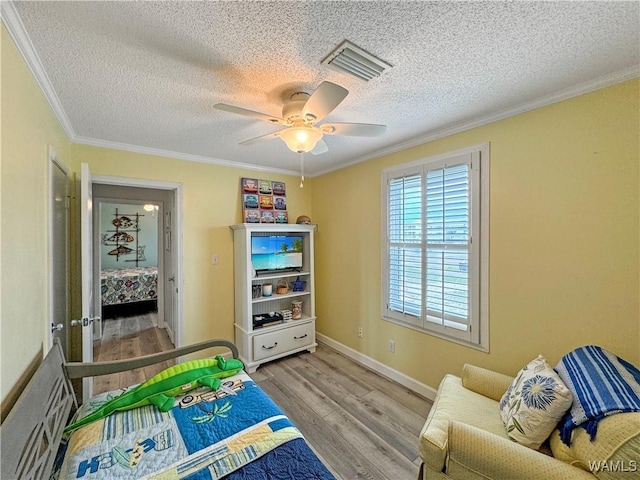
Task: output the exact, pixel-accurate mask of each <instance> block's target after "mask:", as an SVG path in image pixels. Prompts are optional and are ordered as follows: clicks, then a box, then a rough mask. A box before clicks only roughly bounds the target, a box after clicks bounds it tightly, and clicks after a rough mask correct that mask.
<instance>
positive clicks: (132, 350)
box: [93, 312, 174, 395]
mask: <svg viewBox="0 0 640 480" xmlns="http://www.w3.org/2000/svg"><path fill="white" fill-rule="evenodd" d="M155 316H156V313H155V312H151V313H145V314H142V315H135V316H131V317H117V318H112V319H107V320H105V321H104V333H103V335H102V339H101V340H96V341H95V342H94V344H93V360H94V361H95V362H103V361H109V360H120V359H123V358H132V357H139V356H141V355H149V354H151V353H157V352H163V351H165V350H169V349H171V348H173V344H172V343H171V340H170V339H169V336H168V335H167V333H166V331H165V330H164V329H162V328H158V327H154V323H156V322H155ZM173 364H174V361H169V362H162V363H158V364H156V365H151V366H149V367H144V368H137V369H134V370H130V371H127V372H122V373H114V374H112V375H101V376H99V377H95V378H94V381H93V393H94V395H95V394H98V393H102V392H108V391H110V390H117V389H119V388H122V387H127V386H130V385H134V384H136V383H140V382H144V381H145V380H148V379H149V378H151V377H153V376H154V375H155V374H156V373H159V372H161V371H162V370H164V369H165V368H168V367H170V366H171V365H173Z"/></svg>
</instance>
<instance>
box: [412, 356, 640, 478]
mask: <svg viewBox="0 0 640 480" xmlns="http://www.w3.org/2000/svg"><path fill="white" fill-rule="evenodd" d="M512 380H513V378H512V377H509V376H507V375H502V374H500V373H496V372H492V371H490V370H486V369H484V368H480V367H476V366H473V365H468V364H467V365H465V366H464V368H463V373H462V378H459V377H457V376H454V375H450V374H449V375H446V376H445V377H444V379H443V380H442V382H441V383H440V387H439V388H438V393H437V395H436V398H435V400H434V403H433V407H432V408H431V411H430V412H429V416H428V417H427V421H426V422H425V424H424V427H423V428H422V432H421V433H420V445H419V450H420V458H421V459H422V464H421V466H420V474H419V478H420V479H429V480H430V479H445V478H452V479H496V480H518V479H545V480H553V479H558V480H571V479H590V480H596V479H600V480H614V479H618V480H620V479H622V480H624V479H627V478H628V479H629V480H631V479H632V478H640V413H620V414H616V415H612V416H610V417H607V418H605V419H603V420H601V421H600V424H599V426H598V433H597V436H596V439H595V441H593V442H591V441H590V439H589V435H588V434H587V433H586V432H585V431H584V430H583V429H582V428H578V429H577V430H576V431H575V432H574V434H573V438H572V441H571V448H569V447H567V446H566V445H565V444H563V443H562V442H561V440H560V437H559V434H558V431H557V430H556V431H554V432H553V433H552V434H551V437H550V438H549V446H550V448H549V447H547V450H549V451H547V452H546V453H542V452H541V451H542V450H543V449H545V447H544V446H543V447H542V448H541V451H536V450H532V449H530V448H528V447H525V446H522V445H520V444H518V443H516V442H513V441H512V440H510V439H509V438H508V437H507V433H506V430H505V427H504V425H503V423H502V419H501V417H500V411H499V402H500V399H501V397H502V395H503V394H504V393H505V391H506V390H507V388H508V387H509V385H510V384H511V382H512ZM596 470H598V471H596ZM592 471H593V473H592Z"/></svg>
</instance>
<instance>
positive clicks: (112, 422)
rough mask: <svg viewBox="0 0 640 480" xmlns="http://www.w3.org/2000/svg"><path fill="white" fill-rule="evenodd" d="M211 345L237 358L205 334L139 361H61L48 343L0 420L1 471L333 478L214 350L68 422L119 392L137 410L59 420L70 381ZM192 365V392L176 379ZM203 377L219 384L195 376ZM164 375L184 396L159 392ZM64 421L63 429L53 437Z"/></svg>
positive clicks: (199, 478)
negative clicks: (211, 355) (0, 421)
mask: <svg viewBox="0 0 640 480" xmlns="http://www.w3.org/2000/svg"><path fill="white" fill-rule="evenodd" d="M221 345H222V346H225V347H228V348H229V349H230V350H231V351H232V354H233V356H234V358H237V349H236V347H235V345H233V344H231V343H230V342H226V341H209V342H203V343H202V344H198V345H195V346H191V347H183V348H181V349H175V350H173V351H170V352H163V353H160V354H154V355H152V356H147V357H141V358H139V359H133V360H127V361H116V362H111V363H108V364H107V363H95V364H74V363H65V361H64V357H63V355H62V351H61V349H60V347H59V345H58V344H55V345H54V347H53V348H52V349H51V351H50V352H49V354H48V355H47V357H46V358H45V360H44V361H43V363H42V365H41V366H40V367H39V369H38V371H37V372H36V374H35V375H34V377H33V378H32V379H31V381H30V382H29V384H28V385H27V387H26V388H25V390H24V392H23V394H22V395H21V397H20V399H19V400H18V402H17V403H16V405H15V406H14V408H13V409H12V410H11V412H10V413H9V416H8V417H7V419H6V420H5V422H4V423H3V424H2V428H1V442H2V446H3V448H2V467H1V468H2V478H3V479H4V478H7V479H13V478H20V479H29V478H33V479H41V478H49V477H50V474H51V473H52V472H53V477H52V478H60V479H79V478H84V479H124V478H127V479H133V478H146V479H164V480H168V479H188V480H204V479H218V478H227V479H231V480H245V479H247V480H248V479H257V478H259V479H264V480H285V479H302V478H304V479H317V480H324V479H327V480H328V479H333V478H334V477H333V476H332V474H331V473H330V472H329V470H328V469H327V468H326V467H325V466H324V465H323V464H322V462H321V461H320V460H319V459H318V457H317V456H316V455H315V454H314V453H313V451H312V450H311V448H310V447H309V445H308V444H307V443H306V441H305V439H304V437H303V436H302V434H301V433H300V432H299V431H298V429H297V428H296V426H295V425H293V423H292V422H291V421H290V420H289V419H288V418H287V417H286V415H284V413H283V412H282V410H281V409H280V408H279V407H278V406H277V405H276V404H275V403H274V402H273V401H272V400H271V399H270V398H269V397H268V396H267V395H266V394H265V393H264V392H263V391H262V390H261V389H260V387H259V386H258V385H257V384H256V383H255V382H253V380H252V379H251V378H250V377H249V376H248V375H247V374H246V373H245V372H244V371H243V370H242V369H241V367H242V364H240V363H239V362H237V363H233V362H234V361H233V360H225V359H223V358H222V357H220V356H219V357H217V358H216V359H215V360H212V359H206V360H198V361H191V362H187V363H182V364H179V365H178V366H177V367H172V370H169V371H166V372H165V373H164V374H159V375H158V376H156V377H157V378H156V377H154V379H155V380H154V379H152V380H148V381H147V382H145V383H144V384H142V386H141V387H137V388H134V387H132V388H130V389H128V390H126V391H125V390H120V391H117V392H109V393H104V394H100V395H98V396H96V397H93V398H92V399H90V400H89V401H88V402H85V403H84V404H83V405H82V406H81V407H80V408H79V409H78V410H77V411H76V413H75V415H73V417H72V418H71V422H77V421H79V420H81V419H82V418H83V417H85V416H86V415H90V414H91V412H93V411H96V410H98V411H99V412H102V413H109V412H108V411H109V408H108V407H109V406H110V405H115V404H118V402H120V404H122V403H123V402H124V399H125V398H128V397H130V398H129V399H130V400H131V399H135V402H134V403H135V404H136V405H137V403H136V402H138V400H140V398H143V397H144V398H145V399H153V400H151V403H152V404H148V405H144V406H139V407H137V408H131V409H124V408H123V409H120V411H116V412H114V413H111V414H107V415H98V414H94V416H92V417H88V418H89V419H91V420H92V421H90V422H88V423H86V424H82V422H80V423H73V424H72V425H69V423H68V419H69V417H70V413H72V412H73V411H74V410H75V409H76V400H75V397H74V396H73V390H72V388H71V385H70V382H69V379H70V378H80V377H83V376H89V375H97V374H104V373H113V372H114V371H124V370H127V369H129V368H139V367H140V366H144V365H148V364H151V363H155V362H157V361H165V360H167V359H168V358H175V357H176V356H182V355H186V354H188V353H191V352H194V351H197V350H200V349H203V348H211V347H212V346H221ZM211 365H213V366H212V367H211V368H212V369H213V370H211V369H209V370H206V372H207V375H206V376H204V377H203V376H202V371H204V370H202V369H203V368H205V366H206V367H207V368H209V367H210V366H211ZM230 365H231V366H234V367H235V368H234V369H231V368H230V367H229V366H230ZM196 367H197V368H196ZM218 367H219V368H218ZM194 369H195V370H197V373H198V375H200V377H198V379H195V378H194V379H193V380H190V381H189V382H195V383H194V384H193V385H195V384H196V383H198V382H200V383H201V382H204V384H210V387H214V388H210V387H207V386H200V387H198V388H196V389H193V390H192V389H191V388H192V387H193V385H192V384H191V383H187V384H185V385H187V386H186V387H185V385H182V383H183V382H184V381H185V377H184V375H192V373H193V372H192V371H193V370H194ZM212 372H213V373H212ZM210 374H211V375H213V376H214V377H215V378H218V380H219V381H214V382H213V384H211V382H210V381H206V380H202V378H209V377H210V376H211V375H210ZM174 379H179V382H178V384H177V385H178V387H176V388H177V389H178V390H182V389H183V388H184V389H185V393H184V394H179V395H177V396H175V397H174V396H173V394H168V393H167V392H166V390H165V391H163V389H165V388H166V385H165V383H166V382H173V383H175V382H174ZM160 387H162V388H160ZM174 390H175V389H174ZM172 391H173V390H172ZM141 392H142V393H141ZM143 393H144V394H145V395H147V396H146V397H145V396H144V395H143ZM165 393H167V395H169V399H168V404H167V398H165V395H164V394H165ZM127 395H128V397H127ZM114 399H115V400H114ZM158 399H161V400H158ZM107 402H110V403H107ZM124 403H126V402H124ZM129 403H130V402H129ZM142 403H144V402H142ZM105 404H106V407H105ZM163 404H164V407H161V406H160V405H163ZM127 408H128V407H127ZM163 410H166V411H163ZM94 417H101V418H94ZM65 426H66V427H67V430H70V431H69V432H67V433H66V434H65V435H63V430H64V429H65ZM74 427H78V428H74ZM58 447H60V448H58ZM56 452H57V455H56ZM54 460H55V462H54Z"/></svg>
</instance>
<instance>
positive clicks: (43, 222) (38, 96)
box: [0, 26, 71, 417]
mask: <svg viewBox="0 0 640 480" xmlns="http://www.w3.org/2000/svg"><path fill="white" fill-rule="evenodd" d="M1 35H2V37H1V41H2V45H1V53H2V70H1V76H2V89H1V92H0V93H1V96H2V114H1V115H2V116H1V120H2V149H1V153H2V160H1V161H2V176H1V179H0V185H1V195H2V201H1V203H0V206H1V213H2V216H1V222H2V240H1V241H2V244H1V250H2V265H1V267H0V268H1V271H0V294H1V302H0V336H1V340H0V345H1V349H2V353H1V355H2V365H1V373H2V375H1V377H2V379H1V388H2V400H3V408H2V412H3V417H4V413H5V408H4V407H5V406H4V400H5V399H6V398H7V395H8V394H9V392H10V391H11V389H12V387H13V386H14V385H15V384H16V383H17V382H18V380H19V379H20V377H21V376H22V375H23V374H24V373H25V370H27V369H28V368H29V365H31V364H32V362H33V361H34V359H37V358H38V357H39V356H41V355H42V348H43V347H42V346H43V341H44V340H45V339H44V338H43V337H44V335H45V326H46V324H47V322H48V321H49V313H48V302H49V280H48V259H47V248H48V234H47V231H48V221H49V220H48V213H47V212H48V210H47V208H48V201H47V198H48V197H47V195H48V192H49V185H48V168H49V160H48V145H51V146H53V148H54V149H55V151H56V152H57V154H58V156H59V157H60V158H62V159H63V160H68V158H69V152H70V146H71V144H70V142H69V140H68V139H67V137H66V135H65V133H64V131H63V130H62V128H61V127H60V124H59V123H58V120H57V119H56V117H55V116H54V115H53V112H52V111H51V109H50V108H49V106H48V104H47V102H46V100H45V98H44V95H43V94H42V91H41V90H40V88H39V87H38V86H37V84H36V82H35V81H34V79H33V76H32V75H31V72H30V71H29V70H28V68H27V66H26V64H25V63H24V61H23V60H22V57H21V56H20V54H19V52H18V50H17V49H16V47H15V44H14V43H13V41H12V40H11V38H10V37H9V35H8V33H7V31H6V29H5V28H4V26H3V27H2V31H1Z"/></svg>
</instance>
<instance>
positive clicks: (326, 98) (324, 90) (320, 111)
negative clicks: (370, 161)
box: [214, 82, 387, 181]
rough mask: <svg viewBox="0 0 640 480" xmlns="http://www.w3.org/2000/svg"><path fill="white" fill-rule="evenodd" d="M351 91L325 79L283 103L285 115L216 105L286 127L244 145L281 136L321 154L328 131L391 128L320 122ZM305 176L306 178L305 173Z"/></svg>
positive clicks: (372, 132) (359, 133)
mask: <svg viewBox="0 0 640 480" xmlns="http://www.w3.org/2000/svg"><path fill="white" fill-rule="evenodd" d="M348 93H349V92H348V90H347V89H345V88H343V87H341V86H340V85H336V84H335V83H331V82H322V83H321V84H320V85H319V86H318V88H316V90H315V91H314V92H313V93H312V94H311V95H309V94H308V93H304V92H299V93H294V94H293V95H292V96H291V99H290V101H289V102H287V103H285V104H284V105H283V107H282V117H274V116H271V115H267V114H265V113H260V112H254V111H253V110H247V109H246V108H242V107H236V106H234V105H227V104H224V103H217V104H216V105H214V108H217V109H218V110H224V111H226V112H231V113H236V114H239V115H244V116H246V117H251V118H255V119H257V120H262V121H265V122H269V123H275V124H278V125H283V126H285V127H286V128H284V129H282V130H280V131H278V132H275V133H268V134H266V135H261V136H259V137H255V138H251V139H249V140H245V141H243V142H240V145H253V144H254V143H258V142H261V141H263V140H271V139H274V138H280V139H282V140H283V141H284V142H285V143H286V144H287V147H288V148H289V149H290V150H291V151H293V152H296V153H304V152H311V153H312V154H313V155H320V154H322V153H325V152H327V151H328V150H329V148H328V147H327V144H326V143H325V142H324V141H323V140H322V137H323V136H324V135H344V136H355V137H377V136H379V135H382V134H383V133H384V132H385V130H386V128H387V127H386V126H385V125H375V124H369V123H324V124H322V125H317V123H318V122H320V121H322V120H323V119H324V118H325V117H326V116H327V115H328V114H329V113H331V112H332V111H333V109H334V108H336V107H337V106H338V105H339V104H340V102H342V101H343V100H344V99H345V97H346V96H347V95H348ZM302 180H303V181H304V177H303V179H302Z"/></svg>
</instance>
